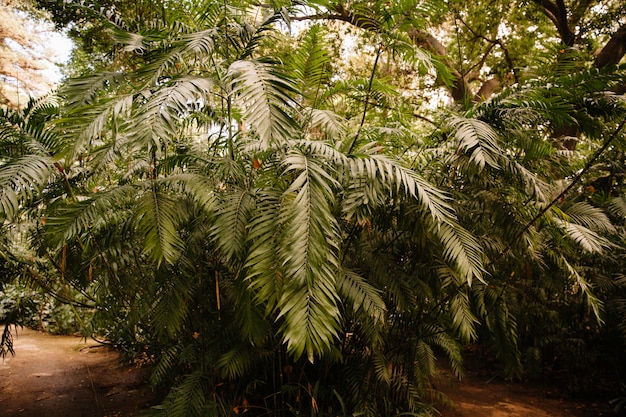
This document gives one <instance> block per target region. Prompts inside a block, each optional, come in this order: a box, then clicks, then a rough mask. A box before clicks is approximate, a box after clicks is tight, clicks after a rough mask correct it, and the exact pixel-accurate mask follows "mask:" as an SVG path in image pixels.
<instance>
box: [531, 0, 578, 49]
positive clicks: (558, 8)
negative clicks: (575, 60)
mask: <svg viewBox="0 0 626 417" xmlns="http://www.w3.org/2000/svg"><path fill="white" fill-rule="evenodd" d="M533 1H534V3H535V4H537V5H538V6H539V7H541V11H542V12H543V14H545V15H546V16H547V17H548V19H550V20H551V21H552V23H554V26H555V27H556V30H557V31H558V32H559V37H560V38H561V40H562V41H563V43H564V44H565V45H567V46H574V44H575V43H576V34H575V33H574V32H573V31H572V29H571V27H570V23H569V21H568V19H567V7H566V6H565V3H564V2H563V0H556V2H552V1H550V0H533Z"/></svg>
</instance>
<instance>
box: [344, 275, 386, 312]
mask: <svg viewBox="0 0 626 417" xmlns="http://www.w3.org/2000/svg"><path fill="white" fill-rule="evenodd" d="M337 286H338V293H339V294H340V295H341V299H342V300H346V302H351V303H352V308H353V310H354V311H357V310H360V309H362V310H363V311H364V312H365V314H367V315H368V316H369V317H372V318H374V320H375V321H380V320H382V319H383V317H384V314H385V312H386V310H387V306H386V305H385V302H384V301H383V299H382V297H381V293H380V291H379V290H378V289H377V288H375V287H374V286H372V285H371V284H370V283H368V282H367V281H366V280H365V279H364V278H363V277H361V276H360V275H359V274H357V273H355V272H353V271H350V270H348V269H344V268H342V269H341V273H340V274H339V275H338V277H337Z"/></svg>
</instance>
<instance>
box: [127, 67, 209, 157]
mask: <svg viewBox="0 0 626 417" xmlns="http://www.w3.org/2000/svg"><path fill="white" fill-rule="evenodd" d="M211 89H212V83H211V81H210V80H209V79H207V78H202V77H179V78H174V79H172V80H169V81H168V82H167V83H165V84H164V85H161V86H160V88H159V89H158V90H157V91H155V92H151V91H142V92H141V93H140V100H139V104H138V105H137V112H136V114H134V115H133V119H132V125H131V126H130V128H129V129H128V134H129V135H131V136H132V137H133V138H134V139H135V140H136V141H138V142H139V143H142V144H145V143H150V142H154V144H155V145H156V148H157V149H162V148H166V147H167V146H168V144H169V142H171V141H172V140H175V139H176V138H178V130H179V119H182V118H184V117H185V116H187V115H188V114H189V113H190V107H191V106H193V105H195V104H196V103H198V102H201V101H204V99H206V95H207V92H209V91H211Z"/></svg>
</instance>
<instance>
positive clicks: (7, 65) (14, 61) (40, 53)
mask: <svg viewBox="0 0 626 417" xmlns="http://www.w3.org/2000/svg"><path fill="white" fill-rule="evenodd" d="M51 36H52V25H51V24H50V22H49V21H48V20H47V18H46V14H45V13H42V12H41V11H38V10H37V9H35V8H33V7H32V6H31V5H30V4H29V3H27V2H21V1H5V2H3V3H2V6H0V57H1V58H0V105H2V106H9V107H12V108H16V107H20V106H25V105H26V104H27V103H28V101H29V100H30V98H31V97H40V96H42V95H44V94H46V93H47V92H48V91H50V89H51V88H52V87H53V86H54V83H55V82H56V80H54V79H53V76H54V71H55V66H56V63H57V62H58V61H59V60H60V59H59V58H58V56H57V55H58V53H57V52H55V51H54V50H52V45H51V44H50V38H51Z"/></svg>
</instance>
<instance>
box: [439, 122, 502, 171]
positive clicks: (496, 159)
mask: <svg viewBox="0 0 626 417" xmlns="http://www.w3.org/2000/svg"><path fill="white" fill-rule="evenodd" d="M447 124H448V128H449V129H450V130H451V133H452V135H453V136H454V137H455V139H456V140H457V141H458V147H459V150H460V152H462V153H467V154H469V158H470V161H472V162H473V163H475V164H476V165H477V166H478V167H479V168H480V169H481V170H482V169H483V168H484V167H485V166H486V165H487V166H489V167H491V168H494V169H499V168H500V159H501V156H502V148H501V146H500V145H499V143H498V142H499V138H498V134H497V133H496V132H495V131H494V130H493V128H492V127H491V126H490V125H488V124H487V123H485V122H483V121H481V120H478V119H473V118H465V117H459V116H452V117H450V118H448V121H447Z"/></svg>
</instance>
